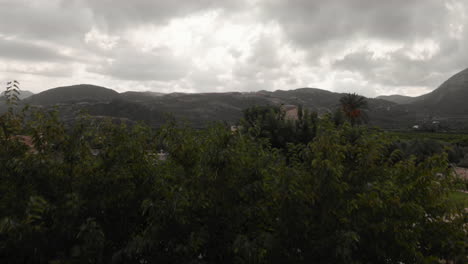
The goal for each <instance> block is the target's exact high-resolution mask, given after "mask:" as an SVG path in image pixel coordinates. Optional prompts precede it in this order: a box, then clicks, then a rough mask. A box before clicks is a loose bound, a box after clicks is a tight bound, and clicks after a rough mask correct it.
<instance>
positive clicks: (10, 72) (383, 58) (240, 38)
mask: <svg viewBox="0 0 468 264" xmlns="http://www.w3.org/2000/svg"><path fill="white" fill-rule="evenodd" d="M467 43H468V1H467V0H447V1H445V0H391V1H390V0H326V1H322V0H172V1H171V0H131V1H130V0H0V81H2V82H3V83H4V82H5V81H7V80H11V79H17V80H19V81H20V82H21V84H22V88H23V89H25V90H31V91H34V92H39V91H42V90H45V89H48V88H52V87H57V86H63V85H71V84H79V83H91V84H96V85H102V86H106V87H109V88H113V89H115V90H117V91H126V90H135V91H155V92H173V91H178V92H221V91H257V90H277V89H283V90H288V89H295V88H300V87H316V88H321V89H326V90H330V91H336V92H357V93H360V94H363V95H366V96H371V97H373V96H377V95H382V94H396V93H397V94H405V95H419V94H423V93H426V92H428V91H431V90H433V89H435V88H437V86H438V85H440V83H441V82H442V81H444V80H445V79H447V78H448V77H450V76H451V75H453V74H454V73H456V72H458V71H461V70H463V69H465V68H467V67H468V50H467V48H466V47H467V45H468V44H467Z"/></svg>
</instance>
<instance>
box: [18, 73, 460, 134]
mask: <svg viewBox="0 0 468 264" xmlns="http://www.w3.org/2000/svg"><path fill="white" fill-rule="evenodd" d="M342 96H343V94H341V93H334V92H330V91H326V90H321V89H317V88H300V89H296V90H277V91H258V92H248V93H240V92H227V93H192V94H189V93H170V94H163V93H154V92H124V93H120V94H119V93H117V92H116V91H114V90H112V89H108V88H104V87H100V86H95V85H88V84H82V85H74V86H67V87H58V88H54V89H50V90H46V91H44V92H42V93H39V94H36V95H33V96H31V97H29V98H27V99H26V100H24V101H23V102H24V103H25V104H31V105H38V106H42V107H48V106H52V105H55V106H57V105H58V106H59V111H60V113H61V114H62V116H63V117H64V118H65V119H67V120H73V119H74V118H75V117H76V115H78V113H80V112H81V111H82V110H85V111H86V112H88V113H90V114H91V115H94V116H111V117H115V118H126V119H129V120H133V121H145V122H147V123H149V124H150V125H153V126H159V125H161V124H162V123H163V122H164V117H165V116H166V115H167V114H170V115H172V116H174V117H175V118H176V119H179V120H186V121H188V122H190V123H191V124H192V125H194V126H195V127H203V126H206V124H207V123H209V122H213V121H225V122H228V123H235V122H237V121H238V120H239V118H241V117H242V110H243V109H245V108H248V107H251V106H254V105H281V104H286V105H291V104H293V105H302V106H304V107H305V108H308V109H310V110H312V111H316V112H318V113H327V112H332V111H334V110H335V109H336V108H337V107H338V104H339V99H340V98H341V97H342ZM467 99H468V69H466V70H464V71H461V72H460V73H457V74H455V75H454V76H453V77H451V78H450V79H448V80H447V81H446V82H444V83H443V84H442V85H440V87H439V88H437V89H436V90H434V91H433V92H431V93H428V94H426V95H422V96H419V97H405V96H399V95H393V96H381V97H378V98H369V99H368V102H369V108H370V109H369V116H370V120H371V122H372V124H373V125H378V126H381V127H384V128H408V127H411V126H413V125H414V124H420V123H422V122H427V121H428V120H429V121H430V122H432V120H434V117H436V118H437V119H436V120H444V118H445V119H447V120H448V119H450V118H453V117H454V116H455V117H457V118H459V120H458V121H457V122H464V123H467V125H466V127H468V118H467V116H468V104H467V103H466V102H465V101H466V100H467ZM460 120H461V121H460Z"/></svg>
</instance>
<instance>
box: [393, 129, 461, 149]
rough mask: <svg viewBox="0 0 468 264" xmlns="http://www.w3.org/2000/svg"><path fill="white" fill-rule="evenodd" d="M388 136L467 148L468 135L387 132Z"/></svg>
mask: <svg viewBox="0 0 468 264" xmlns="http://www.w3.org/2000/svg"><path fill="white" fill-rule="evenodd" d="M387 133H388V134H389V135H391V136H394V137H397V138H399V139H401V140H413V139H424V138H425V139H434V140H439V141H443V142H448V143H457V144H461V145H464V146H468V133H437V132H414V131H407V132H404V131H401V132H393V131H392V132H387Z"/></svg>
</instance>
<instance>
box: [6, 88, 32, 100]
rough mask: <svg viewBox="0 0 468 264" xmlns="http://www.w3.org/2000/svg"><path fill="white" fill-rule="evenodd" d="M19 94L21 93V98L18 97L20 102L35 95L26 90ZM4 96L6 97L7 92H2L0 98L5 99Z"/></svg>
mask: <svg viewBox="0 0 468 264" xmlns="http://www.w3.org/2000/svg"><path fill="white" fill-rule="evenodd" d="M19 92H20V93H19V96H18V97H19V99H20V100H23V99H26V98H28V97H30V96H32V95H34V93H33V92H30V91H26V90H20V91H19ZM4 95H5V92H1V93H0V98H2V97H4Z"/></svg>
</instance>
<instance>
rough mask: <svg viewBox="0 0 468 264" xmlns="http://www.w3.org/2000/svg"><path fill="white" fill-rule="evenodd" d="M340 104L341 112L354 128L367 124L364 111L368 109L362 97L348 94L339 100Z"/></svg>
mask: <svg viewBox="0 0 468 264" xmlns="http://www.w3.org/2000/svg"><path fill="white" fill-rule="evenodd" d="M340 104H341V110H342V111H343V113H344V115H345V117H346V119H348V121H349V122H350V123H351V125H353V126H354V125H357V124H361V123H366V122H367V120H368V118H367V114H366V110H367V109H368V104H367V100H366V98H365V97H364V96H360V95H358V94H356V93H352V94H351V93H349V94H346V95H344V96H343V97H341V98H340Z"/></svg>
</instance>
